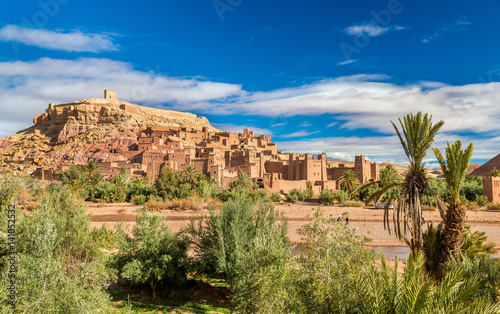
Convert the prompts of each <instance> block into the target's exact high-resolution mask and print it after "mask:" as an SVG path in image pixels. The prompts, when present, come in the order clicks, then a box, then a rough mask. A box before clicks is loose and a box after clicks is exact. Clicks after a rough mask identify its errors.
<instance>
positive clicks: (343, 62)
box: [337, 59, 358, 66]
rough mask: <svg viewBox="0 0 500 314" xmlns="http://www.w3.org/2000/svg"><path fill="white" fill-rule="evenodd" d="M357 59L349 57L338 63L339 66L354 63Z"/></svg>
mask: <svg viewBox="0 0 500 314" xmlns="http://www.w3.org/2000/svg"><path fill="white" fill-rule="evenodd" d="M356 61H358V60H357V59H349V60H345V61H342V62H339V63H337V65H338V66H342V65H347V64H351V63H354V62H356Z"/></svg>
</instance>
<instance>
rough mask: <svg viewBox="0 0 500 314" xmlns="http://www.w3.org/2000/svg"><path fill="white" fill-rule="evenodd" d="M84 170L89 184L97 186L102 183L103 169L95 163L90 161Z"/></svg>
mask: <svg viewBox="0 0 500 314" xmlns="http://www.w3.org/2000/svg"><path fill="white" fill-rule="evenodd" d="M82 168H83V172H84V174H85V176H86V177H87V179H88V181H89V184H91V185H93V186H95V185H97V184H98V183H99V182H101V181H102V179H103V176H102V174H101V168H100V167H99V166H98V165H97V164H96V163H95V161H93V160H90V161H89V162H88V163H87V165H85V166H83V167H82Z"/></svg>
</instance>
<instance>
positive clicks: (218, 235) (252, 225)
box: [188, 195, 289, 289]
mask: <svg viewBox="0 0 500 314" xmlns="http://www.w3.org/2000/svg"><path fill="white" fill-rule="evenodd" d="M280 217H281V216H280V215H279V214H278V213H277V212H276V211H275V210H274V208H273V206H272V205H271V204H269V203H267V202H266V203H258V204H255V203H254V202H253V201H252V199H251V198H250V197H248V196H244V195H243V196H241V197H237V198H234V199H230V200H229V201H228V202H227V203H226V204H224V205H223V206H222V207H221V208H220V210H219V212H217V213H215V212H212V211H211V212H210V215H209V216H205V217H203V219H201V220H198V221H195V220H192V221H191V223H190V224H189V227H188V233H189V235H190V237H191V240H192V242H193V244H194V259H193V266H194V269H195V271H196V272H197V273H198V274H205V275H208V276H212V277H215V278H223V279H226V280H228V281H229V282H230V283H231V286H232V287H233V289H234V287H235V283H236V281H237V277H241V276H247V274H246V272H245V267H246V266H243V265H246V264H242V263H243V261H246V262H245V263H254V261H252V260H251V259H252V258H261V259H265V258H267V257H266V256H268V255H266V254H275V253H276V252H275V249H279V250H281V251H280V252H281V253H279V254H283V252H288V249H289V240H288V236H287V223H286V220H282V223H281V224H278V219H279V218H280ZM264 235H267V236H270V235H272V239H268V238H265V237H264V238H263V236H264ZM265 239H267V240H265ZM260 240H262V241H264V240H265V241H268V240H269V241H271V240H272V241H274V242H273V247H274V249H273V250H272V252H267V253H266V251H265V246H264V247H261V246H260V245H261V244H262V242H259V241H260ZM279 250H278V251H279ZM251 255H253V257H252V256H251ZM269 258H270V259H272V258H271V257H269ZM248 259H250V260H248ZM257 264H258V263H257Z"/></svg>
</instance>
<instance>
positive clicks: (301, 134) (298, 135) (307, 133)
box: [279, 130, 320, 138]
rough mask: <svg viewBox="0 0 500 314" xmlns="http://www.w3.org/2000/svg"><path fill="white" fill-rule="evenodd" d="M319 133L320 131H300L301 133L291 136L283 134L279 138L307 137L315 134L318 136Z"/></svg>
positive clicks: (294, 133)
mask: <svg viewBox="0 0 500 314" xmlns="http://www.w3.org/2000/svg"><path fill="white" fill-rule="evenodd" d="M319 132H320V131H314V132H308V131H307V130H300V131H297V132H293V133H289V134H283V135H280V136H279V137H281V138H293V137H306V136H309V135H313V134H316V133H319Z"/></svg>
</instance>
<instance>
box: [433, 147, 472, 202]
mask: <svg viewBox="0 0 500 314" xmlns="http://www.w3.org/2000/svg"><path fill="white" fill-rule="evenodd" d="M432 151H433V152H434V154H435V155H436V159H437V160H438V162H439V164H440V165H441V170H442V171H443V175H444V179H445V181H446V186H447V187H448V190H449V191H450V200H449V203H450V204H452V205H455V204H457V202H458V201H459V195H460V189H461V188H462V184H463V182H464V179H465V176H466V174H467V169H468V168H469V161H470V159H471V158H472V152H473V151H474V144H472V143H470V144H469V146H468V147H467V148H466V149H465V150H462V142H460V141H456V142H455V144H451V145H450V143H448V146H447V147H446V160H445V158H444V157H443V154H442V153H441V150H439V149H438V148H434V147H433V148H432Z"/></svg>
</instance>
